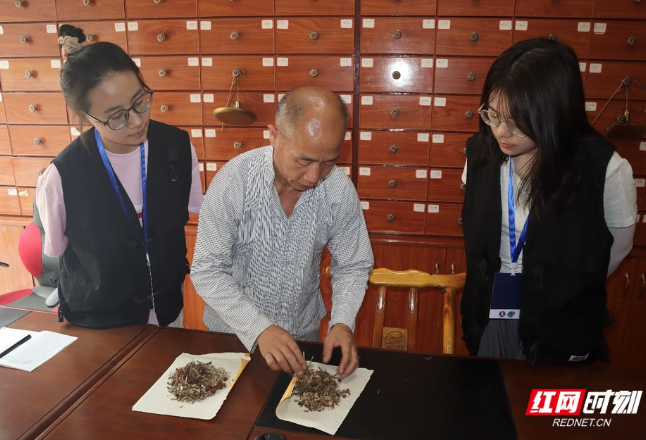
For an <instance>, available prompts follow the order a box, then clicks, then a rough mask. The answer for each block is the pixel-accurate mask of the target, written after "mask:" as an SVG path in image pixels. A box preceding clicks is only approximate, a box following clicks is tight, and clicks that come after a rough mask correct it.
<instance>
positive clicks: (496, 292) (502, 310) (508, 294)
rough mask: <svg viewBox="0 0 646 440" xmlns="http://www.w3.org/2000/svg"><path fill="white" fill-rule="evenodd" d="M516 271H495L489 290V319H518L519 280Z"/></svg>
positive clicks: (519, 276)
mask: <svg viewBox="0 0 646 440" xmlns="http://www.w3.org/2000/svg"><path fill="white" fill-rule="evenodd" d="M521 278H522V276H521V274H519V273H517V274H515V275H512V274H510V273H497V274H496V275H495V277H494V281H493V292H491V308H490V309H489V319H518V318H519V317H520V280H521Z"/></svg>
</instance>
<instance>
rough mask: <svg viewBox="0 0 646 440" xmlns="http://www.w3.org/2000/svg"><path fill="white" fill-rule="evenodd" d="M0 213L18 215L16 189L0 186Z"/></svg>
mask: <svg viewBox="0 0 646 440" xmlns="http://www.w3.org/2000/svg"><path fill="white" fill-rule="evenodd" d="M0 213H1V214H4V215H20V200H18V188H15V187H13V186H0Z"/></svg>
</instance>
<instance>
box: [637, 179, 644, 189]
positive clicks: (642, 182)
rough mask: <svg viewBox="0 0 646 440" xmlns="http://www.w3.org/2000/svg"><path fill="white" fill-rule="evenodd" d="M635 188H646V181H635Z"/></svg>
mask: <svg viewBox="0 0 646 440" xmlns="http://www.w3.org/2000/svg"><path fill="white" fill-rule="evenodd" d="M635 186H636V187H637V188H643V187H644V186H646V179H635Z"/></svg>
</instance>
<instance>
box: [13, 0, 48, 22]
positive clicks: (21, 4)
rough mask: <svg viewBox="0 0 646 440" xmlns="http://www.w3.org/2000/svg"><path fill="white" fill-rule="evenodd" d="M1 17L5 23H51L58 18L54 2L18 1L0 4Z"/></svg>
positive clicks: (42, 0) (46, 0) (38, 0)
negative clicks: (50, 21)
mask: <svg viewBox="0 0 646 440" xmlns="http://www.w3.org/2000/svg"><path fill="white" fill-rule="evenodd" d="M0 17H2V21H3V22H5V23H9V22H28V21H49V20H52V19H53V18H54V17H56V6H55V4H54V0H29V1H27V0H16V1H15V2H9V1H5V2H2V3H0Z"/></svg>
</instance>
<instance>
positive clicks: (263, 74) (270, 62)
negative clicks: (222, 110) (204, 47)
mask: <svg viewBox="0 0 646 440" xmlns="http://www.w3.org/2000/svg"><path fill="white" fill-rule="evenodd" d="M201 64H202V67H200V71H201V74H202V85H203V87H204V89H205V90H231V82H232V79H233V77H234V75H235V76H236V77H237V78H238V85H239V87H240V90H274V89H275V71H276V67H275V64H276V63H275V60H274V57H273V56H266V57H263V56H259V55H239V56H236V55H230V56H213V57H202V63H201Z"/></svg>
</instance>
